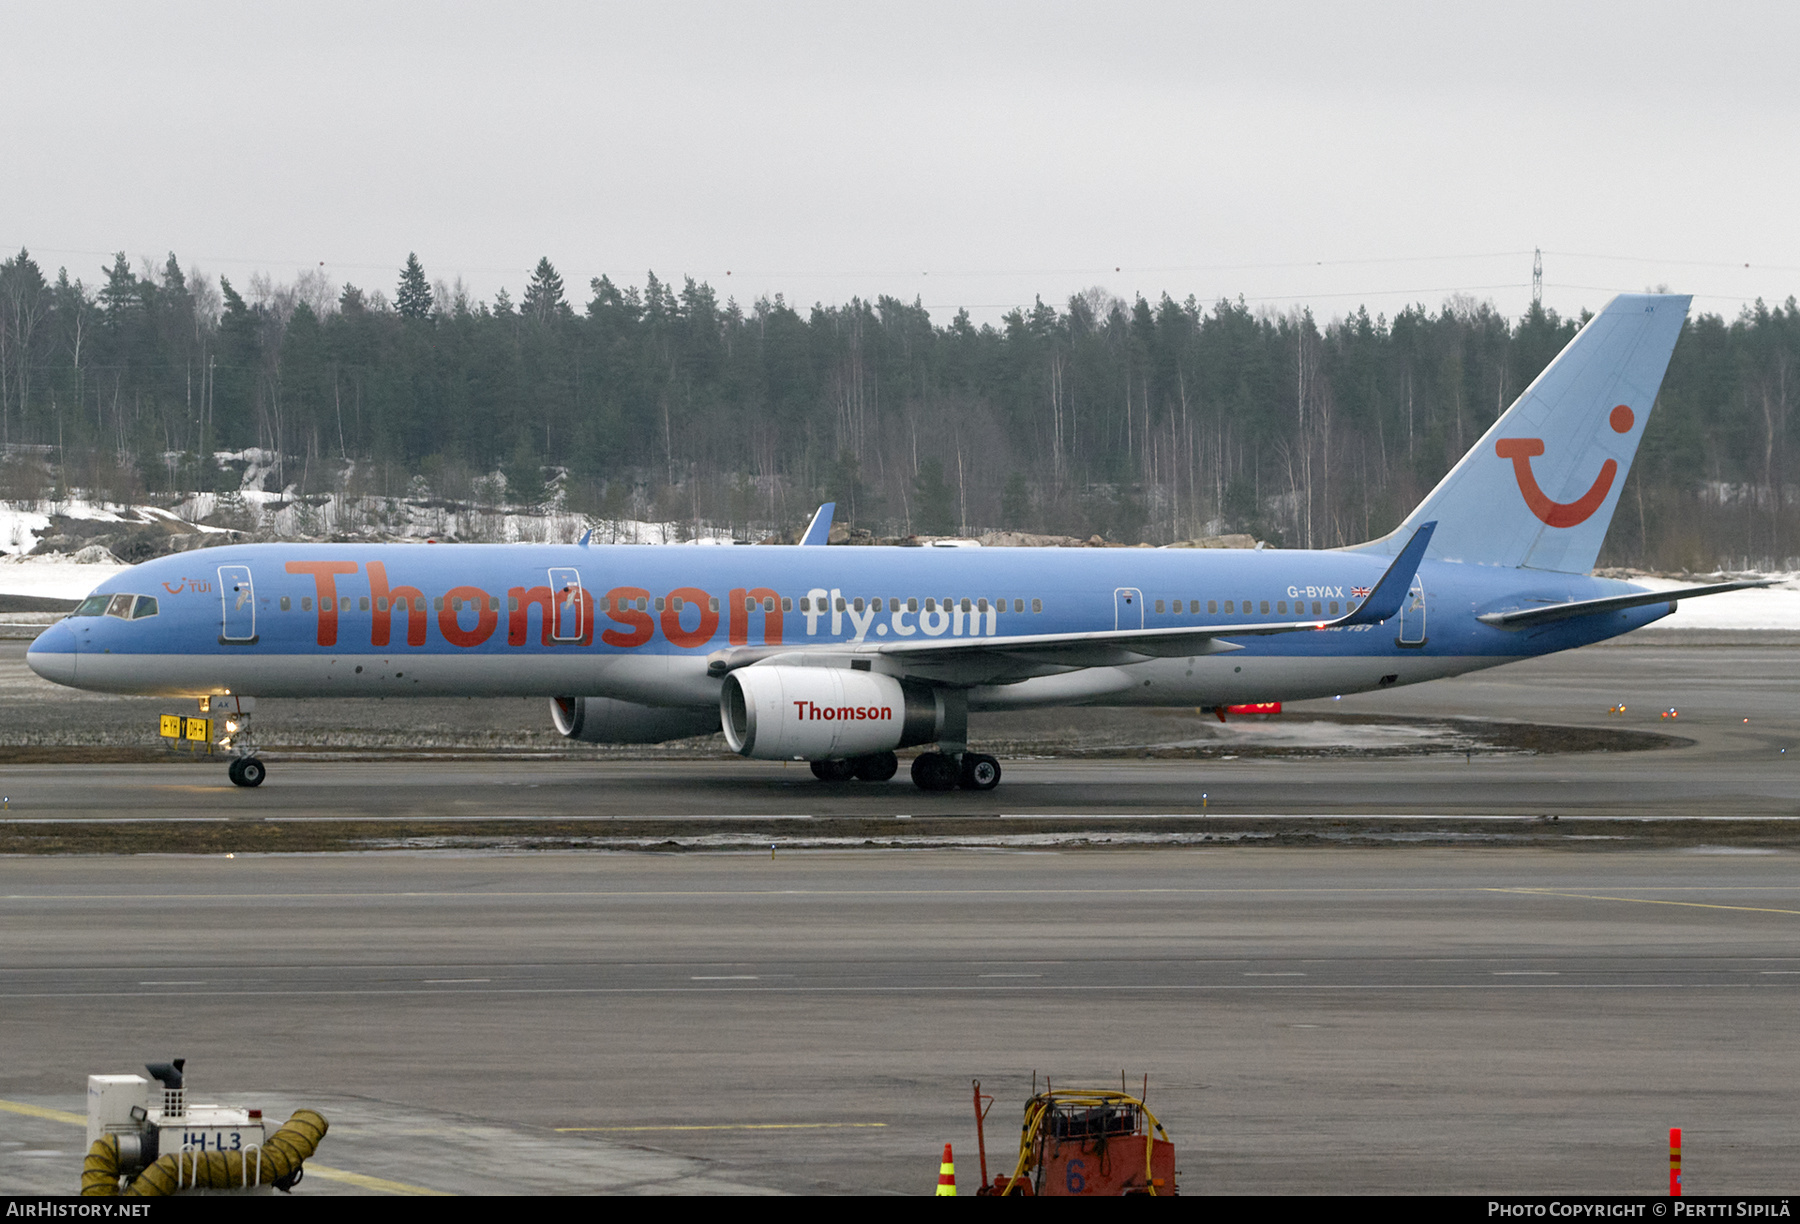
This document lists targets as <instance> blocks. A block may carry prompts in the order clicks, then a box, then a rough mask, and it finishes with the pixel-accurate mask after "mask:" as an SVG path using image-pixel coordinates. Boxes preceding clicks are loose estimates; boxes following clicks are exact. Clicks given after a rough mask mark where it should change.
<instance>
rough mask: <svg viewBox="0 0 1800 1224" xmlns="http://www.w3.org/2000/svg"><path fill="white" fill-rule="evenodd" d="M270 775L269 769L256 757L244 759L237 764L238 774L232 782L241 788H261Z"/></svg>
mask: <svg viewBox="0 0 1800 1224" xmlns="http://www.w3.org/2000/svg"><path fill="white" fill-rule="evenodd" d="M268 775H269V770H268V767H267V766H265V765H264V764H263V763H262V762H261V761H259V760H257V759H256V758H255V757H244V758H242V759H240V760H239V761H238V762H237V772H236V773H235V774H234V775H233V776H232V779H231V780H232V781H233V782H236V783H237V784H238V785H239V786H261V785H262V784H263V779H264V778H266V777H268Z"/></svg>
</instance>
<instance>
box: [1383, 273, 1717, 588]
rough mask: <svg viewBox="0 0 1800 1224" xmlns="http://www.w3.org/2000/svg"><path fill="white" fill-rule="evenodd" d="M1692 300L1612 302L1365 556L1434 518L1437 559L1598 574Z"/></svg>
mask: <svg viewBox="0 0 1800 1224" xmlns="http://www.w3.org/2000/svg"><path fill="white" fill-rule="evenodd" d="M1691 300H1692V298H1691V297H1688V296H1685V295H1678V294H1651V293H1622V294H1620V295H1619V296H1618V297H1616V298H1614V299H1613V300H1612V301H1610V302H1608V303H1607V304H1606V308H1605V309H1604V310H1602V311H1601V312H1600V313H1599V314H1598V315H1596V316H1595V317H1594V318H1593V319H1591V320H1589V321H1588V324H1587V326H1586V327H1584V328H1582V329H1581V331H1580V332H1579V333H1578V334H1577V335H1576V337H1575V338H1574V339H1573V340H1571V341H1570V342H1569V346H1568V347H1567V348H1565V349H1564V350H1563V351H1562V352H1561V353H1559V354H1557V357H1556V360H1554V361H1552V362H1551V363H1550V364H1549V365H1548V366H1546V367H1545V368H1544V372H1543V373H1542V374H1539V375H1538V376H1537V379H1536V381H1534V382H1533V383H1532V384H1531V386H1529V387H1527V388H1526V389H1525V393H1524V394H1523V395H1521V396H1519V398H1518V400H1517V401H1515V402H1514V404H1513V406H1512V407H1511V408H1509V409H1507V410H1506V413H1505V414H1504V415H1503V416H1501V418H1500V419H1499V420H1498V421H1495V422H1494V427H1493V428H1492V429H1490V430H1488V431H1487V433H1486V434H1484V435H1483V436H1482V439H1481V441H1479V442H1477V443H1476V444H1475V448H1474V449H1473V450H1471V451H1470V452H1469V453H1468V454H1466V455H1464V456H1463V457H1462V461H1461V462H1460V463H1458V464H1457V465H1456V466H1455V467H1453V468H1451V469H1450V473H1449V475H1447V476H1445V477H1444V478H1443V480H1441V481H1439V482H1438V486H1437V488H1435V489H1433V490H1432V491H1431V495H1430V496H1429V497H1427V498H1426V499H1425V500H1424V501H1422V502H1420V503H1419V506H1418V508H1417V509H1415V510H1414V511H1413V512H1412V513H1411V514H1409V515H1408V516H1407V518H1406V521H1405V522H1404V523H1401V524H1400V526H1399V527H1398V528H1397V529H1395V530H1394V531H1393V532H1392V533H1391V534H1389V535H1386V536H1383V537H1382V538H1381V539H1379V540H1374V541H1372V542H1370V543H1368V544H1363V545H1359V546H1358V548H1357V551H1360V552H1375V553H1382V554H1385V555H1387V556H1394V555H1396V554H1398V553H1399V551H1400V549H1401V547H1402V546H1404V545H1405V543H1406V542H1407V541H1408V540H1410V539H1411V538H1412V537H1413V533H1414V532H1415V531H1417V530H1418V528H1419V526H1420V524H1422V523H1426V522H1429V521H1432V520H1436V522H1437V525H1438V527H1437V533H1436V534H1435V535H1434V536H1433V537H1432V540H1431V551H1430V552H1429V553H1428V554H1427V556H1428V557H1429V559H1431V560H1435V561H1468V562H1474V563H1477V564H1481V565H1504V566H1524V567H1528V568H1531V569H1541V570H1556V571H1560V572H1563V573H1573V574H1581V573H1586V572H1587V571H1588V570H1590V569H1592V568H1593V565H1594V559H1595V558H1596V557H1598V556H1599V555H1600V545H1601V543H1602V542H1603V541H1604V540H1605V539H1606V528H1607V526H1608V525H1609V524H1610V523H1611V522H1612V516H1613V510H1614V509H1615V508H1616V507H1617V506H1618V504H1619V492H1620V490H1621V489H1623V488H1624V485H1625V474H1626V473H1627V472H1628V471H1630V470H1631V457H1632V456H1633V455H1635V454H1636V453H1637V446H1638V440H1639V439H1640V438H1642V437H1643V436H1644V427H1645V425H1647V424H1648V423H1649V421H1650V407H1651V405H1652V404H1654V403H1655V402H1656V393H1657V390H1658V389H1659V388H1660V387H1661V386H1662V379H1663V373H1664V371H1665V370H1667V369H1668V366H1669V354H1670V353H1672V352H1673V351H1674V349H1675V340H1676V338H1677V337H1678V336H1679V335H1680V334H1681V324H1682V322H1683V320H1685V319H1686V318H1687V308H1688V303H1689V302H1690V301H1691Z"/></svg>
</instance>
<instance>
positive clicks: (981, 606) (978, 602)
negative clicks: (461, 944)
mask: <svg viewBox="0 0 1800 1224" xmlns="http://www.w3.org/2000/svg"><path fill="white" fill-rule="evenodd" d="M975 606H976V607H977V608H978V609H980V610H981V611H983V612H986V611H987V609H988V603H987V600H985V599H977V600H976V601H975Z"/></svg>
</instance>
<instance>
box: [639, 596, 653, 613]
mask: <svg viewBox="0 0 1800 1224" xmlns="http://www.w3.org/2000/svg"><path fill="white" fill-rule="evenodd" d="M649 604H650V600H649V597H647V596H644V595H640V596H638V601H637V610H638V611H639V612H643V611H647V610H648V607H649Z"/></svg>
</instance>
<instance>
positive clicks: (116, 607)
mask: <svg viewBox="0 0 1800 1224" xmlns="http://www.w3.org/2000/svg"><path fill="white" fill-rule="evenodd" d="M136 598H137V596H135V595H114V596H113V597H112V600H111V601H110V602H109V603H107V605H106V614H107V615H108V616H116V617H118V618H119V619H120V620H130V619H131V601H132V600H133V599H136Z"/></svg>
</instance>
